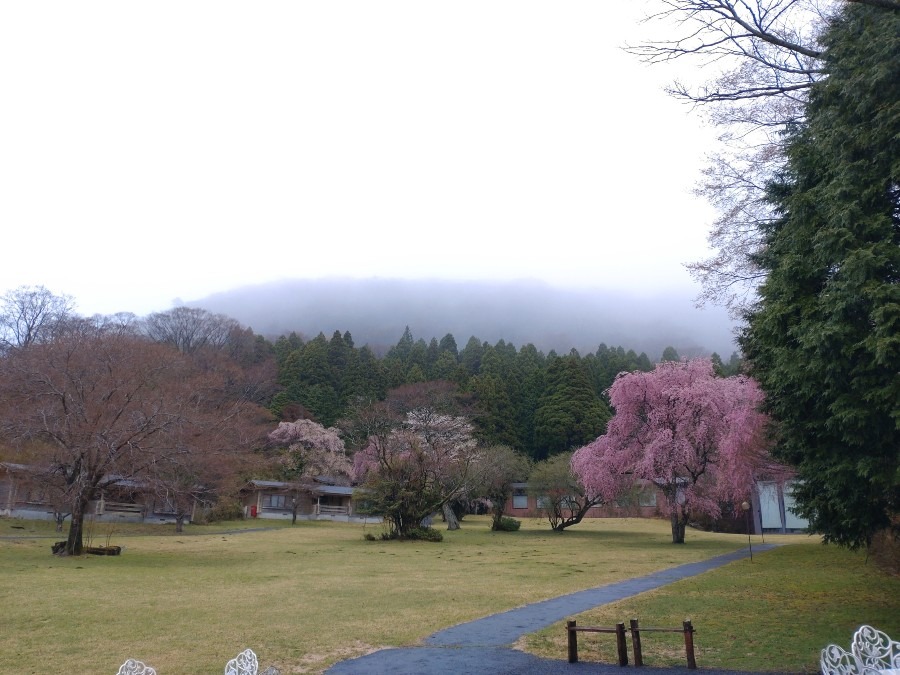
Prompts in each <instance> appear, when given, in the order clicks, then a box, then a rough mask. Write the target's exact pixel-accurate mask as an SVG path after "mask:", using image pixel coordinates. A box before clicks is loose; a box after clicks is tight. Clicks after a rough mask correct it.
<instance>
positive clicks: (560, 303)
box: [188, 279, 735, 359]
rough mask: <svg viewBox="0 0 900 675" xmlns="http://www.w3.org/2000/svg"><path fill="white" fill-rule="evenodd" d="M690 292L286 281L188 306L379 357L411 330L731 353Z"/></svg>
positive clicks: (725, 330)
mask: <svg viewBox="0 0 900 675" xmlns="http://www.w3.org/2000/svg"><path fill="white" fill-rule="evenodd" d="M693 294H694V291H692V290H683V289H682V290H679V289H676V288H673V289H667V290H666V291H662V292H660V293H657V294H653V295H646V294H644V295H642V294H639V293H630V292H627V291H622V290H612V289H580V290H579V289H565V288H555V287H552V286H549V285H547V284H544V283H541V282H537V281H516V282H497V281H495V282H489V281H446V280H417V281H411V280H406V279H293V280H285V281H281V282H273V283H269V284H260V285H256V286H245V287H242V288H236V289H233V290H231V291H227V292H222V293H217V294H215V295H212V296H209V297H207V298H201V299H196V300H193V301H191V302H190V303H188V304H189V305H190V306H192V307H202V308H203V309H206V310H209V311H211V312H214V313H220V314H225V315H227V316H230V317H233V318H235V319H237V320H238V321H240V322H241V323H242V324H244V325H245V326H250V327H252V328H253V330H254V331H255V332H257V333H259V334H262V335H265V336H266V337H267V338H270V339H275V338H277V337H278V336H279V335H287V334H289V333H291V332H292V331H296V332H297V333H299V334H302V335H307V336H314V335H316V334H318V333H319V331H324V332H325V334H326V335H330V334H331V331H332V330H334V329H335V328H339V329H340V330H341V331H342V332H343V331H347V330H349V331H350V332H351V333H352V334H353V337H354V339H355V340H356V343H357V344H359V345H363V344H367V345H369V346H370V347H371V348H372V351H373V352H374V353H375V354H377V355H378V356H383V355H384V354H385V353H386V351H387V350H388V349H389V348H390V346H391V345H392V344H393V343H394V342H396V340H397V337H398V336H399V335H401V334H402V333H403V329H404V326H409V327H410V329H411V330H412V331H413V333H414V334H415V335H417V336H425V339H426V340H428V339H429V338H430V337H431V336H437V337H438V339H440V336H441V335H446V334H447V333H452V334H453V335H455V336H456V337H457V338H458V339H459V340H461V341H463V342H464V341H465V340H467V339H468V338H469V336H470V335H475V336H477V337H478V339H479V340H486V341H488V342H490V343H491V344H494V343H496V342H497V341H499V340H501V339H502V340H505V341H506V342H512V343H513V344H516V345H525V344H529V343H530V344H533V345H534V346H535V347H537V348H538V349H540V350H542V351H544V352H549V351H550V350H551V349H555V350H556V351H558V352H560V353H563V352H567V351H568V350H569V349H571V348H572V347H574V348H575V349H578V350H579V351H581V352H582V353H587V352H588V351H593V350H595V349H596V348H597V345H598V344H600V343H601V342H604V343H606V344H608V345H628V348H630V349H634V350H635V351H636V352H638V353H640V352H646V353H647V355H648V356H649V357H650V358H651V359H658V358H659V357H660V355H661V354H662V351H663V349H665V347H666V346H668V345H672V346H674V347H675V348H676V349H678V352H679V353H680V354H681V355H682V356H701V355H704V354H709V353H710V352H713V351H715V352H718V353H719V354H725V355H727V354H731V352H732V351H733V350H734V349H735V343H734V336H733V334H732V321H731V320H730V319H729V318H728V315H727V312H726V311H725V310H724V309H722V308H717V307H707V308H705V309H702V310H701V309H698V308H697V307H695V306H694V300H693Z"/></svg>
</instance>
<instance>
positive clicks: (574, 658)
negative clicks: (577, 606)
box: [566, 621, 578, 663]
mask: <svg viewBox="0 0 900 675" xmlns="http://www.w3.org/2000/svg"><path fill="white" fill-rule="evenodd" d="M566 633H567V635H568V640H569V663H578V633H577V632H576V631H575V622H574V621H566Z"/></svg>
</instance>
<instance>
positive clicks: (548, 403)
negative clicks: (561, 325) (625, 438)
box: [533, 356, 611, 460]
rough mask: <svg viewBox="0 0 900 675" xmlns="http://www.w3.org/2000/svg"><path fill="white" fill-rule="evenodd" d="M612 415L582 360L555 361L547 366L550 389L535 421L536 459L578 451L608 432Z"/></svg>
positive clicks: (570, 357) (543, 397) (540, 403)
mask: <svg viewBox="0 0 900 675" xmlns="http://www.w3.org/2000/svg"><path fill="white" fill-rule="evenodd" d="M610 417H611V413H610V410H609V406H607V405H606V404H605V403H604V402H603V401H602V400H601V399H600V397H599V396H597V394H596V393H595V392H594V389H593V387H591V383H590V382H589V381H588V378H587V375H586V374H585V372H584V370H582V368H581V365H580V363H579V360H578V359H577V358H576V357H574V356H564V357H556V358H555V359H553V360H552V361H550V362H549V364H548V366H547V386H546V389H545V390H544V394H543V395H542V396H541V398H540V401H539V402H538V407H537V410H536V411H535V420H534V436H535V438H534V442H535V453H534V455H533V456H534V459H537V460H541V459H545V458H547V457H549V456H550V455H555V454H557V453H560V452H565V451H567V450H573V449H575V448H579V447H581V446H583V445H586V444H587V443H590V442H591V441H592V440H594V439H595V438H597V436H600V435H601V434H602V433H603V432H604V431H605V430H606V423H607V422H608V421H609V418H610Z"/></svg>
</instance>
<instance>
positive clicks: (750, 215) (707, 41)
mask: <svg viewBox="0 0 900 675" xmlns="http://www.w3.org/2000/svg"><path fill="white" fill-rule="evenodd" d="M660 1H661V4H662V9H661V11H659V12H657V13H656V14H653V15H652V16H650V17H648V21H661V22H665V23H668V24H670V23H674V24H675V25H676V26H677V30H678V36H677V37H676V38H675V39H665V40H659V41H649V42H647V43H645V44H641V45H637V46H633V47H628V51H630V52H631V53H633V54H636V55H637V56H638V57H640V58H641V59H643V60H644V61H646V62H648V63H662V62H668V61H672V60H675V59H680V58H683V57H691V58H694V59H695V60H696V61H697V62H698V64H699V65H702V66H712V67H714V68H715V69H716V71H717V74H716V75H715V76H714V77H713V78H712V79H711V80H708V81H706V82H705V83H702V84H700V85H693V86H692V85H689V84H686V83H684V82H680V81H676V82H675V83H673V85H672V86H671V87H670V88H669V89H668V91H669V93H670V94H672V95H673V96H674V97H676V98H679V99H681V100H684V101H686V102H688V103H690V104H692V105H697V106H701V107H702V108H703V111H704V113H705V114H706V116H707V119H708V120H709V121H710V122H711V123H712V124H713V125H714V126H716V127H718V128H720V129H722V132H721V134H720V136H719V140H720V147H719V149H718V150H717V151H716V152H714V153H713V154H711V156H710V157H709V158H708V165H707V168H706V170H705V171H704V176H703V178H702V180H701V181H700V183H699V185H698V187H697V190H696V192H697V194H698V195H700V196H702V197H705V198H706V199H707V200H708V201H709V202H710V203H711V204H712V205H713V206H714V207H715V208H716V210H717V212H718V216H717V218H716V220H715V221H714V223H713V225H712V228H711V231H710V234H709V237H708V241H709V244H710V247H711V248H712V249H714V251H715V253H714V254H713V255H712V256H710V257H709V258H707V259H705V260H701V261H697V262H693V263H689V264H687V268H688V270H689V271H690V272H691V274H692V276H694V278H695V279H697V280H698V281H699V282H700V283H701V286H702V291H701V295H700V297H699V298H698V300H699V302H700V304H704V303H706V302H712V303H716V304H722V305H724V306H726V307H728V308H729V310H730V311H731V312H732V314H733V315H735V316H739V315H740V314H741V313H742V312H743V310H744V309H746V308H747V307H749V306H750V305H752V304H753V302H755V299H756V287H757V285H758V284H759V282H760V281H762V278H763V274H762V272H761V270H760V269H759V268H758V267H757V266H756V264H755V262H754V254H755V253H757V252H758V251H759V248H760V246H761V245H762V240H761V234H760V227H761V226H763V225H765V224H766V223H767V222H768V221H769V220H770V219H771V218H772V217H773V212H772V209H771V207H770V205H769V203H768V202H767V201H766V198H765V186H766V185H767V183H768V182H769V181H770V179H771V178H772V177H773V176H774V174H775V172H777V171H778V170H779V169H780V168H781V167H782V166H783V164H784V155H783V152H782V145H781V142H782V139H781V134H782V132H783V131H784V130H785V129H786V128H787V126H788V125H791V124H795V123H798V122H801V121H802V119H803V114H804V109H805V104H806V95H807V92H808V90H809V88H810V87H811V86H812V84H813V83H814V82H816V81H817V80H819V79H821V78H822V77H824V73H823V71H822V67H821V61H820V57H821V54H822V50H821V46H820V44H819V36H820V35H821V33H822V31H823V30H824V28H825V26H826V25H827V24H828V21H829V20H830V17H832V16H833V14H834V12H835V10H836V8H837V7H838V6H839V2H838V1H837V0H753V1H747V0H660Z"/></svg>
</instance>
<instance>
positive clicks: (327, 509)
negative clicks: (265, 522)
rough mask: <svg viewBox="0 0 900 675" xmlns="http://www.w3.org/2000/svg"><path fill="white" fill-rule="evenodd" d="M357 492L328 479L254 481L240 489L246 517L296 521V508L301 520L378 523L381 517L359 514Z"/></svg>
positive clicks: (350, 487)
mask: <svg viewBox="0 0 900 675" xmlns="http://www.w3.org/2000/svg"><path fill="white" fill-rule="evenodd" d="M355 492H356V488H354V487H352V486H349V485H335V484H334V482H333V481H332V480H330V479H327V478H316V479H307V480H302V481H297V482H286V481H276V480H251V481H250V482H249V483H247V485H246V486H244V487H243V488H241V503H242V504H243V507H244V516H245V517H246V518H274V519H288V518H293V515H294V507H295V506H296V513H297V519H298V520H334V521H342V522H360V523H361V522H379V521H380V520H381V519H380V518H378V517H375V516H366V515H362V514H359V513H357V512H356V502H355V501H354V494H355Z"/></svg>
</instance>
